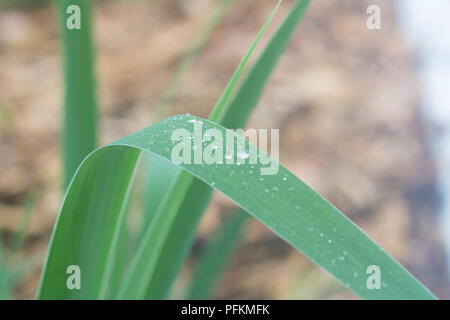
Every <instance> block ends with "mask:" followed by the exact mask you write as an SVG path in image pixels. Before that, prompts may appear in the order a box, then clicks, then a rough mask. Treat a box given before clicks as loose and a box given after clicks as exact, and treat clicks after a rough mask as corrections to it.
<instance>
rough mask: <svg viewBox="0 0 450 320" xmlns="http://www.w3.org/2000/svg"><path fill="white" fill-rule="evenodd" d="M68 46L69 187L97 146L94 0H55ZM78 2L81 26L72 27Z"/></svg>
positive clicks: (66, 120)
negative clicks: (69, 24) (73, 7)
mask: <svg viewBox="0 0 450 320" xmlns="http://www.w3.org/2000/svg"><path fill="white" fill-rule="evenodd" d="M54 2H55V5H56V8H57V12H58V16H59V25H60V32H61V37H62V40H63V41H62V42H63V46H64V56H63V58H64V85H65V96H64V106H65V108H64V126H63V131H64V132H63V139H62V140H63V141H62V144H63V159H64V163H63V164H64V186H65V187H67V185H68V183H69V182H70V180H71V179H72V176H73V174H74V173H75V171H76V169H77V168H78V166H79V165H80V163H81V161H82V160H83V159H84V158H85V157H86V156H87V155H88V154H89V153H90V152H91V151H92V150H94V149H95V148H96V147H97V97H96V83H95V78H94V45H93V41H92V31H91V30H92V22H91V15H92V12H91V11H92V8H91V7H92V1H90V0H77V1H76V2H74V1H71V0H55V1H54ZM70 5H77V6H79V8H80V13H81V29H79V30H78V29H73V30H69V28H68V27H67V25H66V21H67V19H68V18H69V17H70V16H71V14H73V12H72V13H67V12H66V10H67V8H68V7H69V6H70Z"/></svg>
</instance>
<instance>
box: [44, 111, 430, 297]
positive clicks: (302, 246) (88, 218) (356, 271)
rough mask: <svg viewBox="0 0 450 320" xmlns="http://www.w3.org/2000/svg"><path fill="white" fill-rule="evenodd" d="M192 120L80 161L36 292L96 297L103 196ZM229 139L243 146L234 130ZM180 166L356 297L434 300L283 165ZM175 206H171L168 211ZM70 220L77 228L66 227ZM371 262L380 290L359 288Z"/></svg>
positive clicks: (106, 204) (146, 267) (104, 256)
mask: <svg viewBox="0 0 450 320" xmlns="http://www.w3.org/2000/svg"><path fill="white" fill-rule="evenodd" d="M199 120H200V118H196V117H192V116H187V115H185V116H176V117H172V118H169V119H166V120H163V121H161V122H159V123H156V124H154V125H152V126H150V127H147V128H145V129H144V130H141V131H139V132H136V133H134V134H132V135H129V136H127V137H125V138H123V139H120V140H118V141H117V142H115V143H113V144H111V145H109V146H106V147H103V148H101V149H98V150H96V151H95V152H93V153H92V154H91V155H90V156H89V157H88V158H86V159H85V161H84V162H83V164H82V165H81V166H80V168H79V169H78V171H77V173H76V175H75V176H74V178H73V180H72V183H71V186H70V187H69V190H68V192H67V195H66V199H65V201H64V203H63V206H62V209H61V212H60V215H59V218H58V222H57V225H56V228H55V231H54V235H53V237H52V243H51V247H50V251H49V256H48V261H47V265H46V268H45V272H44V275H43V281H42V285H41V290H40V295H39V297H40V298H46V299H61V298H89V299H92V298H101V290H100V289H101V288H102V286H103V285H104V283H105V279H107V278H108V274H107V273H108V266H107V264H108V261H109V258H110V257H111V252H110V251H111V250H113V249H114V248H113V246H111V244H110V243H111V242H112V240H111V239H112V238H113V237H114V231H115V230H117V226H119V225H120V217H119V212H120V208H116V205H117V204H116V205H112V204H111V203H110V202H111V199H113V200H114V199H123V198H124V197H125V196H126V190H125V189H126V188H125V187H124V186H128V185H129V183H130V181H131V178H132V172H133V170H134V167H135V165H136V162H137V158H138V155H139V152H140V151H146V152H151V153H154V154H157V155H159V156H161V157H163V158H166V159H168V160H169V159H171V148H170V147H168V146H170V145H172V140H171V134H172V130H173V129H174V128H177V129H179V128H184V129H187V130H192V127H193V125H192V121H199ZM201 121H202V122H203V129H204V130H208V129H213V128H214V129H217V130H219V131H220V132H222V134H223V135H224V136H225V131H226V129H225V128H224V127H222V126H220V125H218V124H216V123H214V122H211V121H208V120H204V119H201ZM233 137H234V138H235V139H236V141H239V143H244V144H245V145H246V146H247V148H249V147H250V144H249V142H248V141H247V140H245V139H243V138H242V137H241V136H239V135H236V134H234V136H233ZM255 148H256V147H255ZM259 152H260V154H263V153H262V151H259ZM180 167H181V168H183V169H184V170H185V171H186V172H187V173H190V174H192V175H193V176H195V177H197V178H199V179H201V180H202V181H203V182H205V183H207V184H208V185H209V186H210V187H212V188H214V189H216V190H218V191H220V192H222V193H223V194H225V195H226V196H227V197H229V198H230V199H231V200H233V201H234V202H235V203H237V204H238V205H239V206H240V207H242V208H243V209H244V210H246V211H247V212H248V213H250V214H252V215H253V216H254V217H255V218H257V219H258V220H260V221H261V222H262V223H264V224H265V225H266V226H268V227H269V228H270V229H272V230H273V231H274V232H276V233H277V234H278V235H279V236H280V237H281V238H283V239H284V240H285V241H286V242H288V243H289V244H291V245H292V246H293V247H295V248H296V249H297V250H299V251H300V252H302V253H303V254H305V255H306V256H307V257H309V258H310V259H311V260H312V261H313V262H315V263H316V264H318V265H319V266H321V267H322V268H324V269H325V270H327V271H328V272H330V273H331V274H332V275H334V276H335V277H336V278H337V279H338V280H340V281H341V282H342V283H344V284H345V285H346V286H347V287H348V288H349V289H350V290H352V291H353V292H355V293H356V294H358V295H359V296H361V297H362V298H367V299H434V298H435V296H434V295H433V294H432V293H431V292H430V291H429V290H428V289H426V288H425V287H424V286H423V285H422V284H421V283H420V282H419V281H418V280H417V279H415V278H414V277H413V276H412V275H411V274H410V273H409V272H408V271H407V270H406V269H404V268H403V267H402V266H401V265H400V264H399V263H398V262H397V261H395V260H394V259H393V258H392V257H391V256H389V255H388V254H387V253H386V252H385V251H384V250H383V249H382V248H381V247H380V246H379V245H377V244H376V243H375V242H374V241H373V240H371V239H370V238H369V237H368V236H367V235H366V234H365V233H364V232H363V231H362V230H361V229H360V228H358V227H357V226H356V225H355V224H354V223H353V222H352V221H350V220H349V219H348V218H347V217H346V216H345V215H343V214H342V213H341V212H340V211H339V210H338V209H337V208H335V207H334V206H333V205H332V204H330V203H329V202H328V201H327V200H325V199H324V198H322V197H321V196H320V195H319V194H317V193H316V192H315V191H313V190H312V189H310V188H309V187H308V186H307V185H306V184H305V183H304V182H302V181H301V180H300V179H299V178H297V177H296V176H295V175H294V174H293V173H292V172H290V171H289V170H288V169H286V168H285V167H283V166H281V165H280V169H279V171H278V173H277V174H275V175H271V176H268V175H266V176H264V180H263V181H261V180H260V179H259V178H260V176H259V175H258V174H255V173H257V172H260V169H261V168H262V166H261V165H260V164H256V165H250V164H247V163H245V164H241V165H239V166H238V165H224V164H222V165H220V164H216V165H196V164H181V165H180ZM250 170H251V171H252V172H254V173H253V174H252V173H250ZM121 172H123V174H120V173H121ZM233 172H234V173H233ZM118 174H120V176H119V177H117V176H116V175H118ZM119 178H120V179H119ZM275 187H276V188H275ZM180 190H181V189H180ZM266 190H269V191H266ZM111 192H112V194H111ZM112 195H114V197H112ZM178 205H179V203H174V204H173V206H174V208H175V209H174V210H175V211H176V207H177V206H178ZM165 212H171V210H168V211H165ZM80 219H81V221H80ZM167 221H168V224H167V225H166V226H165V228H170V217H167ZM105 222H106V223H105ZM74 224H77V225H79V226H80V227H79V228H77V229H74V228H71V227H70V226H73V225H74ZM100 231H102V232H100ZM164 231H167V230H159V229H158V230H155V233H154V234H157V233H160V234H164ZM156 240H158V238H156ZM164 240H165V238H164V236H163V238H162V239H159V241H157V242H149V243H148V244H147V246H146V247H145V248H144V250H150V253H151V254H150V256H153V255H157V254H158V253H159V252H160V250H161V248H162V244H163V242H164ZM108 242H109V244H108ZM147 256H148V255H147ZM155 263H156V261H155V260H153V261H146V260H143V259H141V260H139V259H138V260H137V263H136V268H135V270H138V271H145V272H143V273H142V274H141V275H140V277H138V280H139V282H138V281H131V282H129V283H128V284H127V286H126V287H125V288H124V290H123V291H122V293H124V294H123V295H122V296H120V297H122V298H128V299H142V298H143V297H144V295H145V288H144V289H142V288H140V286H141V282H146V281H148V277H151V274H152V272H153V271H154V268H155ZM68 264H76V265H79V266H80V268H81V270H82V272H84V274H85V276H86V277H87V278H88V279H87V280H84V282H83V286H82V288H81V290H73V291H71V290H68V289H67V287H66V282H65V280H66V274H65V273H64V271H65V268H67V265H68ZM371 265H377V266H378V267H379V268H380V269H381V271H382V283H383V287H382V288H381V289H380V290H370V289H368V288H367V286H366V270H367V268H368V267H369V266H371ZM83 270H84V271H83ZM86 270H87V271H86ZM133 280H136V279H133ZM74 291H75V293H74Z"/></svg>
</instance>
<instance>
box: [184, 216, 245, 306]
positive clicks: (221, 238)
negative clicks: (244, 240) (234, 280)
mask: <svg viewBox="0 0 450 320" xmlns="http://www.w3.org/2000/svg"><path fill="white" fill-rule="evenodd" d="M248 217H249V216H248V214H247V213H246V212H245V211H243V210H237V212H236V213H234V214H233V216H231V217H230V218H228V220H227V221H225V223H224V225H223V226H221V227H220V228H219V233H218V234H217V235H216V237H214V239H213V241H212V242H211V244H210V245H209V246H208V248H207V249H206V251H205V253H204V254H203V256H202V257H201V260H200V262H199V264H198V265H197V266H196V267H195V272H194V275H193V277H192V281H191V286H190V288H189V292H188V294H187V296H186V299H187V300H204V299H210V298H211V295H212V292H213V290H214V286H215V285H216V284H217V282H218V280H219V278H220V276H221V275H222V273H223V271H224V270H225V269H226V266H227V262H228V260H229V259H230V258H231V255H232V253H233V252H234V250H235V249H236V247H237V244H238V243H239V241H240V239H241V236H242V235H241V230H242V228H243V226H244V223H245V222H247V221H248Z"/></svg>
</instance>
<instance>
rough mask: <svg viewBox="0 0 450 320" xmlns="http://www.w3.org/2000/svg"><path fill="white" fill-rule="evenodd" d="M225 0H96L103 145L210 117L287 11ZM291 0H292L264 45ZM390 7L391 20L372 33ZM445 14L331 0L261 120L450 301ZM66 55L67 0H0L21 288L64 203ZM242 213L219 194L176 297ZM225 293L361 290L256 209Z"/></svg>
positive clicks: (2, 196) (8, 248)
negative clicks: (170, 120)
mask: <svg viewBox="0 0 450 320" xmlns="http://www.w3.org/2000/svg"><path fill="white" fill-rule="evenodd" d="M219 2H220V1H218V0H189V1H188V0H152V1H151V0H140V1H137V0H135V1H131V0H128V1H125V0H124V1H95V12H94V20H95V40H96V50H97V52H96V54H97V83H98V86H99V101H100V106H101V123H100V125H101V131H100V134H101V144H102V145H103V144H106V143H109V142H112V141H114V140H116V139H118V138H120V137H122V136H124V135H127V134H130V133H132V132H135V131H137V130H139V129H142V128H144V127H146V126H148V125H150V124H151V123H152V122H154V121H157V120H159V119H160V118H161V117H165V116H168V115H172V114H179V113H186V112H189V113H191V114H194V115H197V116H201V117H207V116H208V115H209V112H210V111H211V110H212V107H213V106H214V104H215V102H216V101H217V99H218V97H219V96H220V94H221V91H222V90H223V88H224V87H225V85H226V83H227V82H228V79H229V77H230V76H231V74H232V72H233V71H234V69H235V67H236V66H237V65H238V63H239V61H240V59H241V58H242V56H243V55H244V54H245V52H246V51H247V49H248V48H249V46H250V44H251V42H252V41H253V39H254V37H255V36H256V34H257V32H258V30H259V28H260V27H261V26H262V25H263V24H264V21H265V19H266V18H267V16H268V15H269V14H270V12H271V11H272V9H273V8H274V6H275V4H276V3H275V2H276V1H274V0H258V1H254V0H239V1H228V2H229V3H230V5H227V6H224V5H223V4H219ZM421 2H422V4H421ZM424 2H425V3H426V4H424ZM292 3H293V1H292V0H285V1H283V4H282V5H281V7H280V9H279V11H278V13H277V15H276V17H275V19H274V21H273V23H272V25H271V27H270V28H269V30H268V32H267V34H266V35H265V36H264V38H263V40H262V43H261V44H260V45H259V46H258V49H257V54H258V53H259V52H261V50H262V48H264V46H265V44H266V43H267V41H268V39H270V36H271V35H272V34H273V32H274V31H275V30H276V27H277V26H278V25H279V24H280V22H281V21H282V20H283V18H284V17H285V16H286V14H287V13H288V12H289V9H290V8H291V5H292ZM373 4H375V5H378V6H379V7H380V9H381V29H380V30H369V29H368V28H367V26H366V20H367V18H368V14H367V13H366V9H367V7H368V6H369V5H373ZM217 13H219V14H217ZM446 14H447V15H450V4H449V3H448V1H446V0H430V1H421V0H414V1H409V0H397V1H394V0H314V1H313V3H312V5H311V7H310V10H309V11H308V13H307V15H306V18H305V20H304V21H303V22H302V23H301V25H300V28H299V29H298V32H297V33H296V34H295V36H294V38H293V40H292V43H291V45H290V47H289V48H288V50H287V51H286V53H285V54H284V56H283V58H282V60H281V62H280V64H279V65H278V67H277V69H276V71H275V73H274V74H273V76H272V78H271V80H270V82H269V84H268V86H267V88H266V90H265V94H264V95H263V97H262V99H261V102H260V104H259V106H258V108H257V109H256V111H255V112H254V114H253V116H252V118H251V121H250V123H249V127H253V128H279V129H280V148H281V150H280V162H281V163H283V164H284V165H286V166H287V167H288V168H289V169H291V170H292V171H293V172H294V173H295V174H296V175H298V176H299V177H300V178H301V179H303V180H304V181H305V182H306V183H308V184H309V185H310V186H311V187H312V188H314V189H315V190H317V191H318V192H320V193H321V194H322V195H324V196H325V197H326V198H327V199H329V200H330V201H331V202H332V203H333V204H335V205H336V206H337V207H338V208H339V209H340V210H342V211H343V212H345V213H346V214H347V215H348V216H349V217H350V218H351V219H352V220H353V221H355V222H356V223H357V224H358V225H359V226H361V227H362V228H363V229H364V230H365V231H366V232H367V233H368V234H369V235H370V236H371V237H372V238H373V239H375V240H376V241H377V242H378V243H379V244H380V245H382V246H383V247H384V248H385V249H386V250H387V251H388V252H389V253H390V254H391V255H392V256H394V257H395V258H396V259H398V260H399V261H400V262H401V263H402V264H404V265H405V266H406V267H407V268H408V269H409V270H410V271H411V272H412V273H413V274H414V275H415V276H416V277H418V278H419V279H420V280H421V281H422V282H423V283H424V284H425V285H426V286H428V287H429V288H430V289H431V290H432V291H433V292H434V293H435V294H436V295H437V296H438V297H440V298H450V285H449V267H448V252H449V251H448V250H446V242H447V245H448V244H450V241H449V240H448V230H449V228H448V226H449V225H450V224H449V223H448V222H446V221H448V220H450V219H449V218H448V217H450V209H449V208H450V205H449V204H448V203H449V199H450V187H449V186H448V182H447V181H446V177H448V176H449V172H450V171H449V170H448V169H449V165H448V164H449V161H448V160H449V154H450V150H449V149H450V142H449V141H450V138H449V137H450V136H449V134H448V132H447V128H448V127H450V112H448V110H449V107H450V104H449V101H450V98H449V92H448V91H449V90H448V87H449V85H450V59H448V57H449V51H450V43H449V41H450V40H448V34H449V32H450V26H449V22H448V20H449V19H448V18H447V17H446ZM445 35H447V39H441V37H444V36H445ZM60 50H61V47H60V42H59V33H58V27H57V23H56V17H55V11H54V9H53V6H52V3H51V1H36V0H28V1H25V0H21V1H19V0H14V1H9V0H0V226H1V228H0V230H1V237H2V238H1V240H2V243H3V245H2V247H3V252H6V253H10V257H11V258H10V260H9V261H8V263H6V262H5V263H3V265H1V266H0V291H1V290H3V292H8V293H7V294H5V293H3V297H5V298H8V297H9V298H14V299H32V298H34V296H35V293H36V289H37V286H38V282H39V276H40V270H41V267H42V263H43V261H44V258H45V252H46V248H47V245H48V242H49V238H50V235H51V231H52V227H53V223H54V221H55V218H56V215H57V213H58V209H59V206H60V204H61V200H62V196H63V193H62V180H61V179H62V178H61V177H62V168H61V150H60V131H61V124H62V98H63V96H62V95H63V82H62V81H63V78H62V62H61V51H60ZM186 53H190V54H188V55H187V54H186ZM186 57H188V58H186ZM253 61H254V59H253ZM180 64H181V65H182V67H181V68H180ZM138 178H139V177H138ZM232 207H233V204H232V203H231V202H230V201H229V200H227V199H226V198H224V197H223V196H221V195H216V196H215V197H214V201H213V203H212V204H211V205H210V207H209V209H208V212H207V213H206V215H205V217H204V219H203V221H202V223H201V226H200V230H199V233H198V237H197V240H196V243H195V245H194V248H193V250H192V253H191V255H190V257H189V259H188V261H187V263H186V264H185V266H184V267H183V270H182V272H181V274H180V276H179V279H178V281H177V282H176V285H175V287H174V288H173V297H175V298H176V297H180V296H181V292H183V290H184V288H185V287H186V283H187V282H188V280H189V278H190V276H191V273H192V267H193V265H195V263H196V261H197V260H198V257H199V254H200V253H201V252H202V250H203V249H204V247H205V243H207V242H208V239H210V238H211V236H212V235H213V234H214V233H215V232H216V230H217V228H218V227H219V226H220V225H221V224H222V222H223V220H224V217H226V216H227V212H229V211H230V208H232ZM132 208H134V207H132ZM139 209H140V208H139V206H137V207H135V208H134V209H132V210H139ZM28 218H29V219H28ZM446 226H447V227H446ZM18 234H19V236H17V235H18ZM444 235H446V236H444ZM446 237H447V240H445V239H446ZM447 247H448V246H447ZM11 252H12V253H13V254H11ZM0 262H1V260H0ZM214 298H218V299H250V298H251V299H341V298H342V299H348V298H350V299H354V298H356V296H354V295H353V294H352V293H351V292H349V291H348V290H347V289H345V288H344V287H343V286H341V285H340V284H339V283H337V281H335V280H334V279H333V278H332V277H331V276H329V275H328V274H327V273H326V272H324V271H323V270H321V269H320V268H319V267H317V266H315V265H313V264H312V263H311V262H310V261H309V260H307V259H306V258H305V257H304V256H302V255H301V254H299V253H298V252H297V251H295V250H294V249H292V248H290V247H289V246H288V245H287V244H286V243H284V242H283V241H282V240H280V239H279V238H278V237H277V236H276V235H275V234H273V233H272V232H271V231H270V230H268V229H267V228H266V227H264V226H263V225H262V224H260V223H259V222H257V221H256V220H254V219H252V221H250V222H249V223H248V224H247V225H246V226H245V232H244V234H243V239H242V241H241V243H240V245H239V247H238V248H237V250H236V253H235V254H234V255H233V257H232V259H231V261H230V264H229V267H228V269H227V271H226V273H225V274H224V275H223V277H222V279H221V281H220V283H219V285H218V287H217V290H216V291H215V294H214Z"/></svg>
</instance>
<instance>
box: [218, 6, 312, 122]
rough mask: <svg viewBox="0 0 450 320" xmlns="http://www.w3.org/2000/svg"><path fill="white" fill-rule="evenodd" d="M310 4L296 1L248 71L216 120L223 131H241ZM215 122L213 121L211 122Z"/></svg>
mask: <svg viewBox="0 0 450 320" xmlns="http://www.w3.org/2000/svg"><path fill="white" fill-rule="evenodd" d="M310 3H311V0H298V1H297V2H296V3H295V5H294V6H293V8H292V10H291V12H290V13H289V15H288V16H287V18H286V19H285V20H284V22H283V24H282V25H281V27H280V28H279V29H278V31H277V32H276V34H275V35H274V36H273V37H272V39H271V41H270V42H269V44H268V45H267V47H266V48H265V50H264V51H263V53H262V54H261V57H259V59H258V60H257V61H256V63H255V65H254V66H253V67H252V69H251V70H250V72H249V74H248V76H247V77H246V78H245V81H244V83H243V84H242V86H241V87H240V88H239V91H238V93H237V95H236V97H235V98H234V99H233V101H232V102H231V105H230V106H229V107H228V109H227V112H224V113H223V115H222V117H220V118H219V119H218V122H220V123H221V124H222V125H223V126H225V127H227V128H244V127H245V125H246V123H247V121H248V119H249V117H250V115H251V113H252V111H253V109H254V108H255V106H256V105H257V104H258V101H259V98H260V97H261V94H262V91H263V89H264V87H265V85H266V83H267V80H268V79H269V77H270V75H271V74H272V72H273V70H274V68H275V66H276V64H277V62H278V61H279V60H280V58H281V56H282V54H283V53H284V51H285V50H286V48H287V46H288V45H289V42H290V41H291V38H292V36H293V35H294V32H295V30H296V28H297V26H298V24H299V23H300V21H302V18H303V17H304V15H305V13H306V10H307V9H308V7H309V5H310ZM211 120H213V121H216V119H211Z"/></svg>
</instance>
